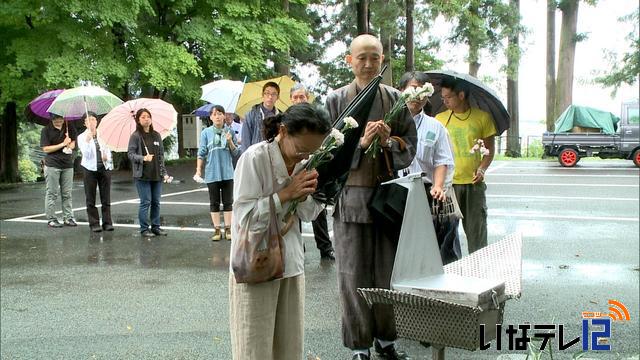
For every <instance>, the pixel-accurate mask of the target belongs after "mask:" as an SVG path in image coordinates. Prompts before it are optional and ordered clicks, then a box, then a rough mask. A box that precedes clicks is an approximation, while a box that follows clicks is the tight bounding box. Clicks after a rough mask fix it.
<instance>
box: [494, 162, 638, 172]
mask: <svg viewBox="0 0 640 360" xmlns="http://www.w3.org/2000/svg"><path fill="white" fill-rule="evenodd" d="M539 164H544V163H539ZM500 165H502V164H500ZM489 169H491V168H489ZM508 169H527V170H541V169H544V170H561V171H567V172H572V171H580V170H589V171H592V170H607V171H629V172H632V171H633V172H638V170H640V169H639V168H637V167H628V168H621V167H589V166H587V167H570V168H568V167H562V166H546V167H543V166H509V167H508Z"/></svg>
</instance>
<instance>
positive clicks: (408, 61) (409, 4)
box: [404, 0, 415, 71]
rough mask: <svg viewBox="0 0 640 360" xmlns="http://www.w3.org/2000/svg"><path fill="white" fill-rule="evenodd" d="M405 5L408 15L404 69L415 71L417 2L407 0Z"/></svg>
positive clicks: (406, 14)
mask: <svg viewBox="0 0 640 360" xmlns="http://www.w3.org/2000/svg"><path fill="white" fill-rule="evenodd" d="M405 5H406V8H405V16H406V17H407V26H406V30H405V32H406V34H405V38H406V40H405V41H406V43H405V50H406V52H407V53H406V55H405V58H404V71H413V70H415V63H414V58H413V8H414V6H415V2H414V0H406V1H405Z"/></svg>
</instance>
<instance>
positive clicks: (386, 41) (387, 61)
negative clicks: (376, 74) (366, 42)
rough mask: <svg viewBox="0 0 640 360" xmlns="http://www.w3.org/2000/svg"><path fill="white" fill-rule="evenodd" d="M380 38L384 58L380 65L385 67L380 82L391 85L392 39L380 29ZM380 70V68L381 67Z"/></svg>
mask: <svg viewBox="0 0 640 360" xmlns="http://www.w3.org/2000/svg"><path fill="white" fill-rule="evenodd" d="M380 38H381V40H382V41H381V42H382V53H383V54H384V60H383V61H382V67H383V68H384V67H385V66H386V67H387V70H386V71H385V72H384V74H382V83H383V84H385V85H389V86H393V71H392V69H391V57H392V56H393V40H392V39H391V36H389V34H387V33H386V31H383V30H382V29H381V31H380ZM381 70H382V69H381Z"/></svg>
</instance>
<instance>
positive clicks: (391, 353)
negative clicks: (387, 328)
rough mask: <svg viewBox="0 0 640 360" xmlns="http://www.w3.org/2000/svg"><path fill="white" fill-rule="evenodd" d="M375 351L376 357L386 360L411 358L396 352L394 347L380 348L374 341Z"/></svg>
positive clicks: (407, 359) (406, 359)
mask: <svg viewBox="0 0 640 360" xmlns="http://www.w3.org/2000/svg"><path fill="white" fill-rule="evenodd" d="M374 343H375V349H376V353H377V354H378V356H379V357H380V358H382V359H388V360H411V357H409V355H407V353H405V352H404V351H397V350H396V347H395V345H389V346H387V347H384V348H383V347H382V346H380V344H378V342H377V341H374Z"/></svg>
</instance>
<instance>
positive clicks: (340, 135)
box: [329, 129, 344, 146]
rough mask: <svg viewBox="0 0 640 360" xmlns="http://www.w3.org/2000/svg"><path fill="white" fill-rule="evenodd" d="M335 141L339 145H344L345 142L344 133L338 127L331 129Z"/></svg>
mask: <svg viewBox="0 0 640 360" xmlns="http://www.w3.org/2000/svg"><path fill="white" fill-rule="evenodd" d="M329 136H331V137H332V138H333V139H334V140H335V141H336V145H337V146H342V144H344V134H343V133H341V132H340V130H338V129H331V134H329Z"/></svg>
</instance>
